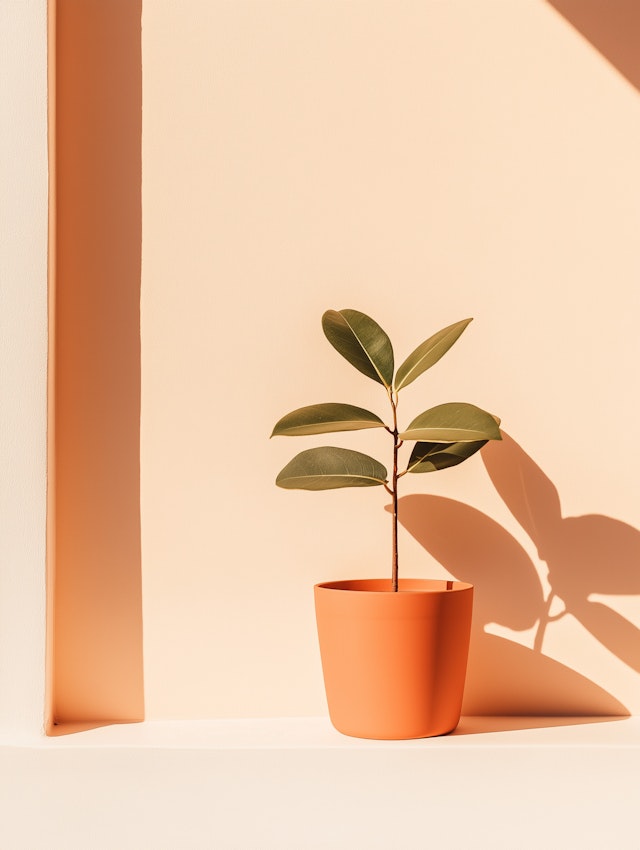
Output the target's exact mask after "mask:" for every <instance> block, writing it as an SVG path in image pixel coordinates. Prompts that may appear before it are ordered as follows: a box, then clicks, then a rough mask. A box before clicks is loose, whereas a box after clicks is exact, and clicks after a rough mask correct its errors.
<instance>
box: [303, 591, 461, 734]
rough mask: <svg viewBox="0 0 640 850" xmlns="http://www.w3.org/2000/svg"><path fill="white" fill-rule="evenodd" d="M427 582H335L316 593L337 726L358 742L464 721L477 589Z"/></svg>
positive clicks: (441, 729)
mask: <svg viewBox="0 0 640 850" xmlns="http://www.w3.org/2000/svg"><path fill="white" fill-rule="evenodd" d="M449 585H452V587H451V589H449V590H448V589H447V582H446V581H436V580H428V579H400V582H399V590H398V592H397V593H394V592H393V591H392V590H391V582H390V580H388V579H357V580H353V581H330V582H324V583H322V584H317V585H316V586H315V588H314V594H315V604H316V619H317V623H318V638H319V642H320V655H321V658H322V671H323V675H324V683H325V690H326V694H327V702H328V705H329V716H330V718H331V722H332V723H333V725H334V726H335V728H336V729H337V730H338V731H339V732H342V733H343V734H345V735H352V736H354V737H356V738H378V739H386V740H391V739H403V738H428V737H431V736H433V735H445V734H446V733H447V732H451V731H453V729H455V728H456V726H457V725H458V721H459V720H460V710H461V707H462V694H463V690H464V679H465V674H466V670H467V656H468V652H469V635H470V632H471V612H472V606H473V585H471V584H466V583H464V582H459V581H454V582H449Z"/></svg>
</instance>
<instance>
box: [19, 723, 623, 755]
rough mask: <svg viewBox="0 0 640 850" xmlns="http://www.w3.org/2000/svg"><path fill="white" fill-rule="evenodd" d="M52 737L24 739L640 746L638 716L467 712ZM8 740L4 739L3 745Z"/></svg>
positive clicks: (140, 727) (99, 730)
mask: <svg viewBox="0 0 640 850" xmlns="http://www.w3.org/2000/svg"><path fill="white" fill-rule="evenodd" d="M57 733H58V734H57V735H56V736H55V737H51V738H45V737H39V738H37V739H23V741H22V745H23V746H37V747H46V748H49V749H59V748H63V749H68V748H71V749H77V748H81V749H86V748H105V747H108V748H113V747H120V748H129V749H139V748H143V749H149V748H152V749H155V748H157V749H178V750H194V749H195V750H211V749H216V750H218V749H220V750H237V749H240V750H264V749H268V750H272V749H281V750H291V749H293V750H299V749H303V750H304V749H311V750H317V749H322V750H326V749H339V750H347V749H373V750H381V749H392V750H398V749H409V750H416V749H418V750H420V749H422V750H424V749H428V750H433V749H443V748H444V749H446V750H450V749H460V748H463V749H465V748H470V747H472V748H475V747H482V748H491V749H493V748H496V747H497V748H501V747H603V746H604V747H625V748H626V747H630V746H631V747H640V717H463V718H462V719H461V721H460V724H459V726H458V728H457V729H456V730H455V732H453V733H451V734H449V735H444V736H440V737H436V738H418V739H415V740H408V741H376V740H368V739H364V738H352V737H349V736H346V735H342V734H340V733H339V732H336V730H335V729H334V728H333V727H332V726H331V723H330V722H329V720H328V719H327V718H325V717H284V718H255V719H242V720H188V721H187V720H164V721H162V720H155V721H154V720H151V721H145V722H143V723H126V724H106V725H103V726H96V727H94V728H87V727H86V726H79V725H77V726H73V725H67V726H61V727H58V729H57ZM8 743H9V742H5V746H6V745H7V744H8Z"/></svg>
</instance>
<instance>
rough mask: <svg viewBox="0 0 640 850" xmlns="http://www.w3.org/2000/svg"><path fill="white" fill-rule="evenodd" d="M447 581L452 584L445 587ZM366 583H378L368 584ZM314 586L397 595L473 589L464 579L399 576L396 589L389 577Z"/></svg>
mask: <svg viewBox="0 0 640 850" xmlns="http://www.w3.org/2000/svg"><path fill="white" fill-rule="evenodd" d="M447 583H450V584H451V585H452V586H451V587H450V588H447ZM403 584H404V585H407V584H410V585H418V586H412V587H406V586H405V587H403V586H402V585H403ZM366 585H379V586H378V587H376V586H373V587H371V586H369V587H367V586H366ZM314 588H317V589H319V590H336V591H339V592H346V593H359V594H374V595H380V594H387V595H389V596H397V595H398V594H403V595H406V594H421V593H427V594H428V593H460V592H464V591H468V590H473V585H472V584H469V582H466V581H455V580H452V579H446V578H445V579H430V578H401V579H398V591H397V592H396V591H394V590H392V589H391V579H390V578H356V579H337V580H332V581H323V582H319V583H318V584H315V585H314Z"/></svg>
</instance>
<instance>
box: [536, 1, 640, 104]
mask: <svg viewBox="0 0 640 850" xmlns="http://www.w3.org/2000/svg"><path fill="white" fill-rule="evenodd" d="M547 2H548V3H549V5H550V6H553V8H554V9H556V11H558V12H559V13H560V14H561V15H562V16H563V17H564V18H565V19H566V20H567V21H568V22H569V23H570V24H571V25H572V26H573V27H575V29H577V30H578V32H579V33H581V35H583V36H584V37H585V38H586V39H587V41H589V42H590V43H591V44H592V45H593V46H594V47H595V48H596V50H598V51H599V52H600V53H601V54H602V55H603V56H604V57H605V59H607V60H608V61H609V62H610V63H611V64H612V65H613V66H614V68H616V69H617V70H618V71H619V72H620V73H621V74H622V75H623V76H624V77H626V79H627V80H628V81H629V82H630V83H631V85H632V86H634V87H635V88H636V89H638V91H640V50H639V49H638V47H639V45H640V3H638V0H547Z"/></svg>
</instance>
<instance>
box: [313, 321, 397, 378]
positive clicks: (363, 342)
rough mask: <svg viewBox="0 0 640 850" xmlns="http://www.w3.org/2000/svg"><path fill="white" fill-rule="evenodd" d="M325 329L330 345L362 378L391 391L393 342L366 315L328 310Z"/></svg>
mask: <svg viewBox="0 0 640 850" xmlns="http://www.w3.org/2000/svg"><path fill="white" fill-rule="evenodd" d="M322 329H323V330H324V333H325V336H326V337H327V339H328V340H329V342H330V343H331V345H332V346H333V347H334V348H335V349H336V351H338V352H340V354H342V356H343V357H344V358H345V359H346V360H348V361H349V363H351V365H352V366H355V367H356V369H358V370H359V371H360V372H362V373H363V375H366V376H367V377H369V378H373V380H374V381H377V382H378V383H379V384H383V385H384V386H385V387H387V388H389V387H390V386H391V382H392V381H393V348H392V347H391V340H390V339H389V337H388V336H387V335H386V333H385V332H384V331H383V330H382V328H381V327H380V325H378V324H377V323H376V322H374V320H373V319H371V318H370V317H369V316H366V315H365V314H364V313H359V312H358V311H357V310H339V311H338V310H327V312H326V313H325V314H324V316H323V317H322Z"/></svg>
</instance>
